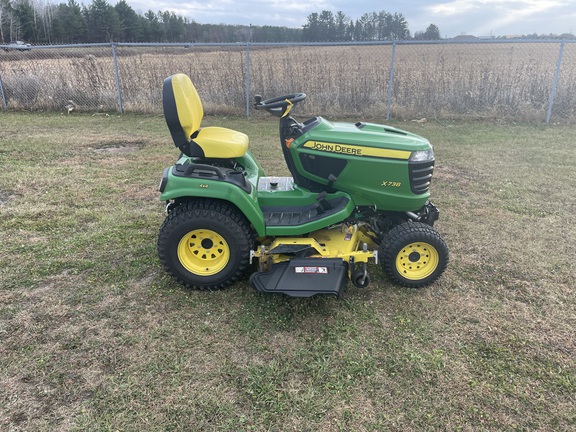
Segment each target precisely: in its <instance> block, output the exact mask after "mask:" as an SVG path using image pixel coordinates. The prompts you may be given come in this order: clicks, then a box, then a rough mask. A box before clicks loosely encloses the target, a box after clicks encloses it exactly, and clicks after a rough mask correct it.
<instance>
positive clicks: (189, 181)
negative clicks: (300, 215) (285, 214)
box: [160, 166, 266, 236]
mask: <svg viewBox="0 0 576 432" xmlns="http://www.w3.org/2000/svg"><path fill="white" fill-rule="evenodd" d="M173 168H174V166H172V168H167V169H166V170H164V175H163V177H162V182H161V194H160V200H162V201H170V200H177V199H182V198H212V199H214V198H216V199H221V200H223V201H228V202H230V203H232V204H234V205H235V206H236V207H238V209H239V210H240V211H241V212H242V213H243V214H244V215H245V216H246V218H247V219H248V221H249V222H250V223H251V224H252V225H253V226H254V230H255V231H256V232H257V233H258V235H259V236H264V235H265V232H266V229H265V225H264V215H263V214H262V211H261V210H260V207H259V206H258V198H257V191H256V187H255V186H254V185H252V187H251V191H250V193H247V192H246V191H244V190H243V189H242V188H240V187H239V186H237V185H235V184H232V183H228V182H224V181H219V180H213V179H204V178H190V177H180V176H175V175H174V174H173Z"/></svg>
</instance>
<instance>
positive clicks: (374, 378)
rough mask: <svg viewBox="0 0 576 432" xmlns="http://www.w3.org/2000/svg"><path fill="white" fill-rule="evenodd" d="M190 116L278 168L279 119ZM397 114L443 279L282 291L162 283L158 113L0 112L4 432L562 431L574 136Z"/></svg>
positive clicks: (166, 149)
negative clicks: (290, 294)
mask: <svg viewBox="0 0 576 432" xmlns="http://www.w3.org/2000/svg"><path fill="white" fill-rule="evenodd" d="M355 120H357V119H353V121H355ZM206 124H212V125H215V124H218V125H222V126H226V127H230V128H234V129H238V130H241V131H244V132H246V133H248V135H249V136H250V138H251V149H252V152H253V153H254V154H255V155H256V157H258V158H259V160H260V161H261V163H262V164H263V166H264V168H265V169H266V170H267V171H268V173H269V174H277V175H285V174H286V173H287V170H286V168H285V167H284V163H283V161H282V159H281V153H280V148H279V144H278V138H277V122H276V121H275V120H274V119H272V118H270V117H261V118H260V117H258V118H256V119H252V120H246V119H242V118H240V119H238V118H208V119H207V120H206ZM392 125H394V126H398V127H401V128H406V129H408V130H410V131H412V132H415V133H418V134H420V135H423V136H425V137H427V138H428V139H430V141H431V142H432V143H433V144H435V152H436V157H437V165H436V167H437V168H436V171H435V179H434V182H433V187H432V195H433V201H434V203H435V204H436V205H437V206H438V207H439V208H440V210H441V217H440V221H439V222H438V223H437V225H436V227H437V229H438V230H439V231H440V232H441V233H442V234H443V236H444V238H445V239H446V241H447V243H448V245H449V247H450V251H451V262H450V266H449V268H448V270H447V271H446V273H445V274H444V276H443V277H442V278H441V279H440V280H439V281H438V282H437V283H436V284H434V285H433V286H431V287H428V288H424V289H421V290H410V289H406V288H400V287H396V286H393V285H391V284H390V283H388V282H387V281H386V279H385V278H384V276H383V275H382V273H381V272H380V270H379V269H378V268H377V267H374V269H373V271H372V273H371V275H372V281H373V282H372V284H371V285H370V286H369V287H368V288H366V289H364V290H360V289H357V288H354V287H352V286H351V285H350V286H349V287H348V288H347V290H346V292H345V294H344V296H343V298H341V299H340V300H337V299H335V298H332V297H317V298H312V299H292V298H287V297H282V296H273V295H264V294H259V293H257V292H255V291H253V290H252V289H251V288H250V287H249V285H248V284H247V282H241V283H238V284H237V285H235V286H233V287H232V288H230V289H227V290H224V291H218V292H196V291H189V290H186V289H184V288H182V287H181V286H179V285H178V284H176V283H174V282H173V281H172V280H171V279H170V278H169V277H168V276H166V275H165V274H164V272H163V270H162V269H161V267H160V264H159V262H158V259H157V256H156V236H157V233H158V228H159V226H160V224H161V223H162V220H163V218H164V209H163V204H162V203H161V202H159V200H158V193H157V186H158V183H159V181H160V176H161V173H162V170H163V168H164V167H166V166H169V165H170V164H172V163H173V162H174V160H175V159H176V157H177V155H178V152H177V150H176V149H175V148H174V146H173V144H172V141H171V139H170V136H169V133H168V130H167V128H166V126H165V124H164V120H163V118H162V117H158V116H133V115H124V116H118V115H112V116H90V115H89V114H79V115H74V113H73V114H72V115H60V114H42V113H36V114H30V113H11V112H3V113H0V168H1V169H0V234H1V247H0V286H1V288H0V430H8V431H36V430H42V431H59V430H66V431H68V430H79V431H80V430H81V431H165V430H182V431H384V430H393V431H405V430H414V431H421V430H465V431H472V430H474V431H477V430H498V431H500V430H542V431H550V430H555V431H564V430H566V431H567V430H573V429H574V428H576V409H575V407H576V396H575V395H576V364H575V359H576V337H575V328H576V305H575V304H576V303H575V296H574V287H575V283H574V280H575V276H576V275H575V265H574V263H575V261H576V253H575V249H576V229H575V228H574V222H573V219H574V215H576V196H575V191H576V174H575V173H576V158H575V157H574V155H575V151H574V136H576V127H574V126H541V125H523V124H522V125H518V124H497V123H462V122H460V123H450V122H448V123H433V122H429V123H424V124H416V123H411V122H406V123H392Z"/></svg>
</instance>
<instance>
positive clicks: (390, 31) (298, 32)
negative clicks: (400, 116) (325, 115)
mask: <svg viewBox="0 0 576 432" xmlns="http://www.w3.org/2000/svg"><path fill="white" fill-rule="evenodd" d="M411 38H412V36H411V33H410V30H409V28H408V22H407V20H406V18H405V17H404V16H403V15H402V14H400V13H393V14H392V13H388V12H385V11H382V12H372V13H366V14H364V15H362V16H361V17H360V18H359V19H356V20H353V19H351V18H349V17H348V16H346V15H345V14H344V13H343V12H341V11H339V12H336V13H333V12H331V11H327V10H324V11H322V12H320V13H312V14H310V15H309V16H308V18H307V23H306V24H305V25H303V26H302V28H288V27H278V26H267V25H264V26H252V25H250V26H246V25H227V24H199V23H197V22H195V21H194V20H191V19H189V18H186V17H182V16H180V15H176V14H175V13H174V12H170V11H158V12H154V11H152V10H148V11H147V12H146V13H144V14H138V13H136V12H135V11H134V9H133V8H132V7H131V6H130V5H129V4H128V3H127V1H126V0H119V1H118V2H117V3H116V4H115V5H114V6H112V5H111V4H110V3H108V1H107V0H92V2H91V3H90V4H88V5H84V4H80V3H78V2H77V1H76V0H68V1H67V3H59V4H54V3H47V2H46V0H0V42H3V43H8V42H10V41H13V40H23V41H26V42H30V43H38V44H60V43H98V42H110V41H117V42H249V41H250V42H300V41H305V42H310V41H312V42H313V41H317V42H333V41H371V40H406V39H411ZM414 38H421V39H440V31H439V29H438V27H436V26H435V25H434V24H431V25H430V26H429V27H428V28H427V29H426V31H420V32H416V33H415V35H414Z"/></svg>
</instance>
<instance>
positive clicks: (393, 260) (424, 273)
mask: <svg viewBox="0 0 576 432" xmlns="http://www.w3.org/2000/svg"><path fill="white" fill-rule="evenodd" d="M380 258H381V261H380V264H381V266H382V270H383V271H384V273H385V274H386V276H387V277H388V278H389V279H390V280H391V281H392V282H394V283H396V284H398V285H402V286H405V287H410V288H421V287H424V286H427V285H430V284H431V283H433V282H434V281H436V280H437V279H438V278H439V277H440V276H441V275H442V273H443V272H444V270H446V266H447V265H448V260H449V254H448V246H447V245H446V242H445V241H444V239H443V238H442V236H441V235H440V234H439V233H438V231H436V230H435V229H434V228H432V227H431V226H430V225H426V224H424V223H421V222H406V223H403V224H401V225H398V226H396V227H394V228H393V229H391V230H390V231H389V232H388V233H387V234H386V235H385V236H384V239H383V240H382V243H381V245H380Z"/></svg>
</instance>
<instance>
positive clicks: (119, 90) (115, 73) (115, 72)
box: [110, 42, 124, 114]
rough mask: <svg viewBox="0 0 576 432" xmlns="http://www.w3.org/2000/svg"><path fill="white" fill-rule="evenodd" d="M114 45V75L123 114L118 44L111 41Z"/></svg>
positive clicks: (120, 111) (119, 106)
mask: <svg viewBox="0 0 576 432" xmlns="http://www.w3.org/2000/svg"><path fill="white" fill-rule="evenodd" d="M110 44H111V45H112V59H113V61H114V77H115V79H116V91H117V92H118V112H119V113H120V114H122V113H123V112H124V110H123V109H122V90H121V89H120V76H119V75H118V61H117V60H116V44H115V43H114V42H110Z"/></svg>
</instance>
